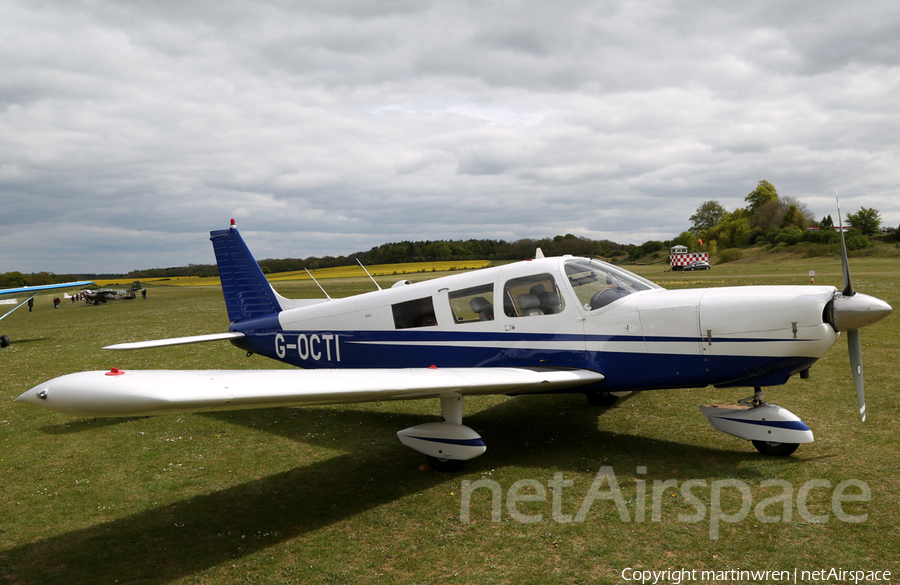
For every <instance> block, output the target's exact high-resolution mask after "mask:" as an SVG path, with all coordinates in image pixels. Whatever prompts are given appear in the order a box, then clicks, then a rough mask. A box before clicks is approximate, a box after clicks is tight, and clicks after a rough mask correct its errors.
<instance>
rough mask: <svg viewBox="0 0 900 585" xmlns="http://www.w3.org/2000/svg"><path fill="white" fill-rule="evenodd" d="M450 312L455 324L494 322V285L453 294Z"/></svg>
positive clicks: (450, 296)
mask: <svg viewBox="0 0 900 585" xmlns="http://www.w3.org/2000/svg"><path fill="white" fill-rule="evenodd" d="M448 297H449V298H450V310H451V311H453V320H454V322H455V323H472V322H475V321H493V320H494V285H493V284H484V285H481V286H473V287H471V288H466V289H463V290H458V291H454V292H451V293H450V294H449V295H448Z"/></svg>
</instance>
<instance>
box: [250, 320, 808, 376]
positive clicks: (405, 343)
mask: <svg viewBox="0 0 900 585" xmlns="http://www.w3.org/2000/svg"><path fill="white" fill-rule="evenodd" d="M232 330H235V331H240V332H242V333H244V334H245V335H246V337H244V338H243V339H239V340H235V341H233V342H232V343H234V344H235V345H237V346H238V347H241V348H242V349H245V350H247V351H250V352H253V353H257V354H260V355H264V356H267V357H271V358H273V359H277V360H279V361H283V362H286V363H289V364H292V365H295V366H298V367H302V368H419V367H428V366H432V365H434V366H438V367H533V366H549V367H569V368H581V369H587V370H592V371H596V372H599V373H601V374H603V375H604V376H605V377H606V379H605V380H604V381H603V382H602V383H601V385H602V388H603V389H604V390H610V391H613V390H642V389H658V388H695V387H702V386H708V385H713V386H719V387H724V386H775V385H780V384H784V383H785V382H786V381H787V379H788V378H789V377H790V376H791V375H793V374H795V373H797V372H799V371H801V370H804V369H806V368H808V367H810V366H811V365H812V364H813V363H815V362H816V361H817V360H818V357H809V356H790V355H788V356H785V355H783V351H773V352H772V353H773V354H782V355H721V353H722V352H721V351H719V352H716V353H717V355H707V354H704V353H701V352H700V350H699V347H700V344H701V343H707V342H708V340H707V339H706V338H701V337H645V336H643V335H575V334H570V333H564V334H548V333H519V332H495V331H491V332H455V331H450V332H448V331H428V332H426V331H315V332H313V331H284V330H281V328H280V327H279V326H278V325H277V317H275V316H271V317H267V318H261V319H256V320H253V321H250V322H244V323H238V324H235V325H233V326H232ZM804 341H807V340H804V339H791V340H783V339H782V340H773V339H765V338H762V339H760V338H740V339H736V338H729V339H722V338H715V342H716V343H722V344H736V343H744V344H747V343H753V344H755V345H758V346H759V347H760V348H763V347H764V344H765V343H767V342H768V343H802V342H804ZM661 343H664V344H670V347H671V351H670V352H669V353H661V352H648V351H647V349H646V348H647V346H648V345H651V344H656V345H658V344H661ZM679 344H681V345H682V346H683V347H679ZM686 344H687V345H686ZM693 344H696V345H694V347H696V348H697V349H696V352H692V351H691V350H690V349H687V350H686V349H685V348H686V347H687V348H689V347H690V345H693ZM599 345H602V346H603V349H602V350H600V351H598V350H596V347H597V346H599ZM760 353H762V352H760Z"/></svg>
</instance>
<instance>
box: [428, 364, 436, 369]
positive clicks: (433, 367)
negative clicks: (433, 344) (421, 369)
mask: <svg viewBox="0 0 900 585" xmlns="http://www.w3.org/2000/svg"><path fill="white" fill-rule="evenodd" d="M428 369H429V370H436V369H438V368H437V366H435V365H430V366H428Z"/></svg>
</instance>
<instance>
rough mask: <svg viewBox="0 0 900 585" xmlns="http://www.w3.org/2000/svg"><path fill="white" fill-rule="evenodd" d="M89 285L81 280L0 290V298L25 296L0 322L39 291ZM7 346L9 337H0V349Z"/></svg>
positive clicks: (90, 282) (88, 281)
mask: <svg viewBox="0 0 900 585" xmlns="http://www.w3.org/2000/svg"><path fill="white" fill-rule="evenodd" d="M89 284H94V283H93V282H92V281H90V280H81V281H78V282H64V283H62V284H41V285H38V286H23V287H19V288H6V289H2V290H0V297H5V296H9V295H26V299H25V300H24V301H22V302H21V303H19V304H18V305H16V306H15V307H13V308H12V309H10V310H9V311H7V312H6V313H5V314H4V315H3V316H2V317H0V320H3V319H5V318H6V317H7V315H9V314H10V313H12V312H13V311H15V310H16V309H18V308H19V307H22V306H24V305H25V304H26V303H28V301H29V300H30V299H33V298H34V297H36V296H37V295H38V294H39V293H40V292H41V291H45V290H54V289H58V288H72V287H76V286H87V285H89ZM9 345H10V341H9V337H8V336H6V335H0V347H9Z"/></svg>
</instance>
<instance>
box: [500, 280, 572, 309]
mask: <svg viewBox="0 0 900 585" xmlns="http://www.w3.org/2000/svg"><path fill="white" fill-rule="evenodd" d="M565 308H566V305H565V301H563V298H562V295H560V294H559V288H558V287H557V286H556V280H554V278H553V276H551V275H550V274H547V273H544V274H534V275H531V276H526V277H523V278H514V279H512V280H509V281H507V282H506V286H504V287H503V312H504V313H505V314H506V315H507V316H508V317H530V316H533V315H554V314H556V313H561V312H562V311H563V309H565Z"/></svg>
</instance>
